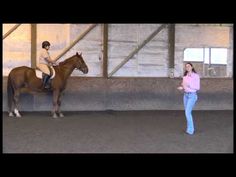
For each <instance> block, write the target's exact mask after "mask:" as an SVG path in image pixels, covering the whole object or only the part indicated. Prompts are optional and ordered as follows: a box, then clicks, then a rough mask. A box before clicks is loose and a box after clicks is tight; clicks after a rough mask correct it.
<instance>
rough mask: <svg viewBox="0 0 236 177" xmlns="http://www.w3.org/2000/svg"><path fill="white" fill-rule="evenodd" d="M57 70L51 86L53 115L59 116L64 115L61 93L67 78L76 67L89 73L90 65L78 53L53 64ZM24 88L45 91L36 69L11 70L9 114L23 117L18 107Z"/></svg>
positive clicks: (23, 67)
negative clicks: (55, 64) (61, 108)
mask: <svg viewBox="0 0 236 177" xmlns="http://www.w3.org/2000/svg"><path fill="white" fill-rule="evenodd" d="M53 68H54V70H55V73H56V75H55V77H54V78H53V79H52V80H51V88H50V90H49V91H52V94H53V110H52V116H53V117H54V118H57V114H59V116H60V117H64V115H63V114H62V113H61V111H60V105H61V94H62V91H63V90H65V88H66V83H67V79H68V78H69V76H70V75H71V73H72V72H73V70H74V69H79V70H80V71H82V72H83V73H84V74H87V73H88V67H87V65H86V63H85V62H84V60H83V57H82V54H78V53H77V52H76V55H74V56H72V57H70V58H68V59H66V60H65V61H63V62H60V63H59V65H57V66H53ZM23 89H26V90H28V91H29V92H33V93H35V92H45V90H44V88H43V83H42V80H41V79H39V78H37V77H36V72H35V69H33V68H30V67H27V66H22V67H17V68H14V69H12V70H11V72H10V74H9V76H8V83H7V93H8V108H9V116H10V117H12V116H14V114H13V113H15V115H16V117H21V115H20V113H19V111H18V110H19V109H18V102H19V96H20V93H21V91H22V90H23ZM12 103H13V104H12Z"/></svg>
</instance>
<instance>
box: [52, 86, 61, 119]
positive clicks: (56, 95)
mask: <svg viewBox="0 0 236 177" xmlns="http://www.w3.org/2000/svg"><path fill="white" fill-rule="evenodd" d="M59 93H60V92H59V90H54V91H53V110H52V116H53V118H57V114H56V113H57V112H58V98H59Z"/></svg>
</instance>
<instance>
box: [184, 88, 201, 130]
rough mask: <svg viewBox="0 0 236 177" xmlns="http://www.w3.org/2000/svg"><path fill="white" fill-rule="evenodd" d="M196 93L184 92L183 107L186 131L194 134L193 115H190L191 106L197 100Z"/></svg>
mask: <svg viewBox="0 0 236 177" xmlns="http://www.w3.org/2000/svg"><path fill="white" fill-rule="evenodd" d="M197 99H198V97H197V93H195V92H194V93H191V92H188V93H184V98H183V100H184V109H185V116H186V120H187V129H186V132H187V133H188V134H194V123H193V117H192V110H193V107H194V105H195V103H196V101H197Z"/></svg>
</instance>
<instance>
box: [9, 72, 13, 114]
mask: <svg viewBox="0 0 236 177" xmlns="http://www.w3.org/2000/svg"><path fill="white" fill-rule="evenodd" d="M13 95H14V89H13V86H12V82H11V75H9V76H8V80H7V98H8V99H7V101H8V110H9V112H11V111H12V110H11V109H12V102H13Z"/></svg>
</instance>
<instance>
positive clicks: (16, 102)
mask: <svg viewBox="0 0 236 177" xmlns="http://www.w3.org/2000/svg"><path fill="white" fill-rule="evenodd" d="M19 96H20V90H19V89H17V90H15V93H14V105H15V109H14V113H15V114H16V117H21V115H20V113H19V110H18V103H19Z"/></svg>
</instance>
